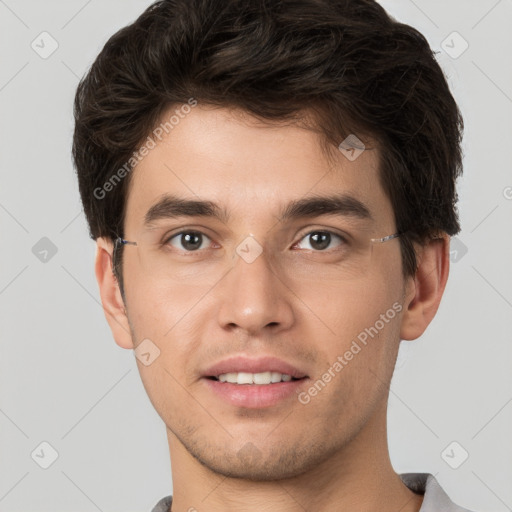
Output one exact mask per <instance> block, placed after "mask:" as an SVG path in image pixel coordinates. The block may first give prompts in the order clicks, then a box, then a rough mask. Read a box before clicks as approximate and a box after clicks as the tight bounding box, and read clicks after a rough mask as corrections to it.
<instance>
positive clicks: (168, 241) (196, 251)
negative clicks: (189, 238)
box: [162, 229, 348, 254]
mask: <svg viewBox="0 0 512 512" xmlns="http://www.w3.org/2000/svg"><path fill="white" fill-rule="evenodd" d="M313 233H322V234H329V235H331V236H333V237H335V238H338V239H339V240H340V241H341V244H342V245H343V244H348V240H347V238H346V237H344V236H343V235H340V234H339V233H335V232H334V231H330V230H328V229H313V230H311V231H308V232H307V233H305V234H304V235H303V236H301V238H300V239H299V241H298V242H295V243H294V244H293V246H295V245H297V244H298V243H300V242H301V241H302V240H304V239H305V238H306V237H307V236H310V235H312V234H313ZM186 234H195V235H201V236H203V237H206V238H207V239H209V240H210V241H211V242H213V240H212V239H211V238H210V237H209V236H208V235H206V234H205V233H202V232H201V231H197V230H193V229H186V230H182V231H179V232H177V233H174V234H172V235H170V236H168V237H166V238H165V239H164V241H163V242H162V245H163V246H167V245H169V243H170V242H171V240H173V239H175V238H178V237H180V236H181V235H186ZM214 243H215V242H214ZM204 250H206V249H197V250H195V251H187V250H185V249H182V250H181V252H182V253H187V254H194V253H198V252H200V251H204ZM302 250H307V251H311V252H316V253H328V252H331V251H333V250H336V249H331V250H329V249H326V250H314V249H302Z"/></svg>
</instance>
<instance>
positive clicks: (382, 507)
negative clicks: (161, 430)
mask: <svg viewBox="0 0 512 512" xmlns="http://www.w3.org/2000/svg"><path fill="white" fill-rule="evenodd" d="M386 405H387V404H383V407H381V408H380V409H379V410H377V411H376V413H375V414H374V416H373V417H372V418H371V419H370V420H369V421H368V422H367V423H366V424H365V425H364V427H363V428H362V429H361V430H360V431H359V433H358V434H357V435H356V436H354V437H353V439H351V440H350V442H349V443H348V444H346V445H345V446H343V447H342V448H340V449H339V450H338V451H336V452H334V453H332V454H330V456H329V457H328V458H327V459H326V460H324V461H323V462H322V463H321V464H319V465H316V466H315V467H313V468H311V469H310V470H308V471H306V472H305V473H303V474H300V475H297V476H294V477H292V478H286V479H282V480H275V481H251V480H245V479H240V478H233V477H229V476H225V475H221V474H218V473H215V472H214V471H212V470H211V469H210V468H208V467H206V466H205V465H203V464H201V463H199V462H198V461H197V460H196V459H195V458H194V457H192V455H190V453H189V452H188V451H187V450H186V448H185V447H184V446H183V444H182V443H181V442H180V441H179V440H178V439H177V438H176V436H175V435H174V434H173V433H172V432H170V431H169V430H168V441H169V448H170V452H171V466H172V478H173V484H174V493H173V505H172V512H188V511H191V512H194V511H196V512H199V511H201V510H208V512H256V511H258V512H261V511H262V510H279V511H281V512H304V510H315V511H316V512H328V511H329V512H332V511H333V510H336V511H337V512H338V511H339V512H342V511H353V510H357V511H358V512H375V511H377V510H378V511H379V512H396V511H397V510H400V512H418V511H419V509H420V508H421V504H422V501H423V496H420V495H417V494H415V493H413V492H412V491H411V490H410V489H408V488H407V487H406V485H405V484H404V483H403V482H402V480H401V479H400V477H399V475H397V474H396V472H395V471H394V469H393V467H392V465H391V461H390V459H389V452H388V445H387V432H386Z"/></svg>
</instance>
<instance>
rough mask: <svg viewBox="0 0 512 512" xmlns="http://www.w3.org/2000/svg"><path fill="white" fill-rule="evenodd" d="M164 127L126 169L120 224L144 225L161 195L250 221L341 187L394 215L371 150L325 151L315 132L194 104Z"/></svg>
mask: <svg viewBox="0 0 512 512" xmlns="http://www.w3.org/2000/svg"><path fill="white" fill-rule="evenodd" d="M175 110H176V107H173V108H172V109H171V110H170V111H169V112H167V113H166V114H165V115H164V116H163V118H162V120H163V122H165V121H166V120H168V119H170V118H171V116H172V114H173V112H174V111H175ZM170 126H172V128H170V127H169V126H167V131H168V133H165V132H164V133H163V136H161V140H158V138H156V137H154V136H153V134H150V136H153V139H154V141H155V145H154V147H153V149H151V150H149V152H148V153H147V155H146V156H144V158H143V159H142V160H141V161H140V162H139V163H138V164H137V165H136V167H135V168H134V170H133V171H132V176H131V182H130V187H129V191H128V197H127V208H126V217H125V222H126V227H128V226H134V225H137V224H140V223H142V222H143V221H144V217H145V215H146V213H147V212H148V210H149V209H150V208H151V207H152V206H153V205H155V204H156V203H157V202H158V201H159V200H160V199H161V198H162V196H163V195H166V194H171V195H173V196H178V197H183V198H186V199H195V200H208V201H213V202H215V203H218V204H219V205H221V206H222V207H223V208H224V209H225V210H226V211H228V212H229V213H230V218H233V219H237V218H243V219H245V221H246V222H248V221H250V220H251V219H253V220H254V219H257V218H262V219H263V218H264V217H265V216H267V217H276V216H277V212H279V211H282V210H283V208H284V207H285V206H286V204H288V203H289V202H291V201H294V200H295V201H296V200H297V199H300V198H303V197H307V196H310V195H316V196H322V195H333V194H339V193H343V194H347V195H350V196H353V197H355V198H357V199H359V200H361V202H363V203H365V204H366V205H368V207H369V209H370V211H371V213H372V216H373V217H374V218H375V219H380V220H383V221H385V220H386V219H388V220H391V221H392V220H393V212H392V208H391V205H390V203H389V200H388V198H387V197H386V196H385V194H384V192H383V190H382V187H381V185H380V181H379V178H378V150H377V149H376V148H375V149H373V148H372V149H366V150H365V151H363V152H362V153H361V154H360V155H359V156H358V157H357V158H356V159H355V160H353V161H351V160H349V159H348V158H347V157H346V156H345V154H343V153H342V152H341V151H335V152H334V153H333V155H332V156H328V154H327V153H326V152H325V149H324V147H325V146H324V145H323V139H322V138H321V135H320V134H319V133H318V132H316V131H314V130H311V129H308V128H305V127H303V126H298V125H297V124H293V123H290V122H288V123H283V122H270V121H265V122H263V121H261V120H258V119H256V118H254V117H252V116H250V115H249V114H248V113H245V112H243V111H240V110H233V109H227V108H213V107H206V106H202V105H200V104H199V105H197V106H195V107H194V108H191V109H189V111H188V113H187V114H183V113H182V114H181V116H180V117H179V118H178V117H177V116H176V117H175V118H174V123H173V124H172V125H170ZM340 142H341V141H340ZM274 220H275V218H274Z"/></svg>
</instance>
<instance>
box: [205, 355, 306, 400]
mask: <svg viewBox="0 0 512 512" xmlns="http://www.w3.org/2000/svg"><path fill="white" fill-rule="evenodd" d="M202 380H203V382H204V383H205V384H206V387H207V389H208V390H209V392H211V393H212V394H213V395H214V396H215V397H217V398H220V399H221V400H222V401H224V402H227V403H228V404H230V405H233V406H235V407H243V408H247V409H261V408H269V407H272V406H275V405H278V404H280V403H284V402H285V401H286V400H289V401H290V400H291V399H292V398H293V397H294V396H296V393H297V392H299V389H300V388H301V387H303V386H305V385H306V382H307V381H309V380H310V379H309V377H308V375H307V374H306V373H305V372H304V371H302V370H299V369H298V368H297V367H295V366H294V365H292V364H290V363H287V362H285V361H283V360H281V359H277V358H274V357H260V358H258V359H251V358H247V357H245V356H236V357H232V358H229V359H226V360H224V361H221V362H220V363H217V364H215V365H213V366H212V367H210V368H209V369H208V370H206V371H205V372H204V373H203V375H202ZM290 403H291V402H290Z"/></svg>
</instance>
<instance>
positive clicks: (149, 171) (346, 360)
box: [123, 105, 404, 480]
mask: <svg viewBox="0 0 512 512" xmlns="http://www.w3.org/2000/svg"><path fill="white" fill-rule="evenodd" d="M167 117H169V116H167ZM167 117H166V118H167ZM340 142H341V141H340ZM335 159H336V161H335V162H333V161H332V160H328V159H327V158H326V156H325V154H324V152H323V151H322V148H321V141H320V138H319V135H318V134H315V132H313V131H312V130H307V129H304V128H300V127H298V126H292V125H288V126H286V125H284V124H276V123H274V124H272V123H265V124H264V123H261V122H259V121H257V120H256V119H254V118H252V117H250V116H249V115H243V114H242V115H241V113H240V112H235V111H230V110H228V109H220V108H219V109H212V108H205V107H202V106H200V105H199V106H197V107H195V108H193V109H192V111H191V112H190V113H189V114H188V115H186V116H185V117H184V118H183V119H180V121H179V124H177V125H176V126H175V127H174V129H173V130H172V132H171V133H170V135H169V136H167V137H165V138H164V139H163V140H162V141H161V142H158V144H157V145H156V147H155V148H154V149H152V150H151V151H150V152H149V154H148V155H147V156H146V157H145V158H144V159H143V160H142V161H141V162H140V164H139V165H138V166H137V167H136V168H135V170H134V171H133V176H132V182H131V184H130V190H129V194H128V199H127V215H126V219H125V238H126V239H127V240H132V241H136V242H137V244H138V245H137V246H132V245H127V246H125V247H124V253H123V276H124V286H125V300H126V309H127V315H128V318H129V321H130V326H131V330H132V338H133V343H134V346H137V345H138V344H139V343H141V342H142V340H145V339H149V340H151V343H153V344H154V345H156V346H157V347H158V349H159V350H160V356H159V357H158V358H157V359H155V360H154V362H152V364H150V365H148V366H144V365H143V364H141V362H138V364H139V369H140V373H141V377H142V380H143V383H144V386H145V388H146V390H147V392H148V395H149V397H150V399H151V401H152V403H153V405H154V407H155V408H156V410H157V411H158V413H159V414H160V416H161V417H162V419H163V420H164V422H165V423H166V425H167V428H168V430H169V431H170V432H169V436H170V439H171V442H173V443H181V444H182V445H183V446H184V447H185V448H186V450H187V451H188V452H189V453H190V454H192V455H193V456H194V457H195V458H196V459H198V460H199V461H200V462H202V463H203V464H204V465H205V466H207V467H209V468H211V469H213V470H215V471H216V472H218V473H220V474H224V475H232V476H238V477H245V478H252V479H256V480H258V479H261V480H270V479H278V478H284V477H289V476H293V475H298V474H301V473H303V472H305V471H307V470H308V469H309V468H312V467H314V466H315V465H317V464H319V463H320V462H322V461H324V460H326V459H327V458H328V457H329V456H332V454H333V453H335V452H339V451H340V450H342V449H343V448H344V447H345V446H347V445H348V443H349V442H350V441H351V440H352V439H353V438H354V437H355V436H356V435H357V434H358V433H359V432H360V431H361V430H362V429H363V428H364V427H365V425H368V424H369V423H370V422H371V421H372V419H375V417H376V416H378V415H379V416H381V415H382V414H383V411H384V410H385V402H386V398H387V386H386V385H384V384H383V383H385V382H389V380H390V378H391V375H392V373H393V368H394V362H395V357H396V354H397V351H398V344H399V332H400V317H401V315H400V314H399V312H398V309H399V307H398V308H397V305H400V304H402V303H403V294H404V281H403V278H402V274H401V258H400V246H399V242H398V239H393V240H389V241H387V242H385V243H378V242H377V243H371V242H368V240H369V238H371V237H373V238H381V237H384V236H387V235H390V234H392V233H395V221H394V215H393V211H392V207H391V204H390V202H389V200H388V198H387V197H386V196H385V194H384V192H383V190H382V187H381V186H380V182H379V179H378V169H377V159H378V154H377V150H376V149H367V150H365V151H364V152H363V153H362V154H361V155H360V156H359V157H358V158H357V159H355V160H354V161H350V160H349V159H348V158H347V157H346V156H345V155H344V154H342V152H341V151H340V152H339V154H338V155H336V157H335ZM171 196H172V197H173V198H181V199H183V200H193V201H209V202H212V203H215V204H216V205H218V209H219V211H221V212H224V213H225V214H226V216H225V217H224V218H215V217H213V216H211V215H197V214H194V212H193V211H190V210H189V211H188V213H189V214H191V215H186V216H185V215H181V216H178V217H172V216H170V215H169V214H170V213H172V212H173V211H175V210H174V209H173V208H174V207H172V206H169V205H165V204H163V203H162V200H164V199H165V198H166V197H168V198H170V197H171ZM334 196H339V197H341V196H344V197H345V198H346V197H352V198H353V199H354V200H357V201H359V202H361V203H363V204H364V205H365V206H366V208H367V210H368V211H369V214H370V215H369V216H364V215H362V214H361V212H359V214H356V213H355V210H354V208H352V209H347V208H345V210H343V211H338V212H331V213H323V214H322V212H319V211H316V209H315V208H310V209H309V213H307V212H306V211H305V209H304V208H302V209H301V210H300V211H298V210H297V209H295V215H290V216H285V215H284V213H285V209H286V207H287V206H288V205H289V204H290V203H292V202H297V201H306V200H308V199H311V198H312V197H315V198H319V197H329V198H332V197H334ZM157 204H159V206H158V207H157V208H152V207H154V206H155V205H157ZM317 206H318V205H317ZM148 212H150V215H148ZM311 212H313V213H311ZM182 213H184V212H182ZM185 213H186V212H185ZM203 213H205V212H203ZM299 214H300V215H299ZM149 217H151V219H150V218H149ZM146 221H150V222H146ZM180 231H185V232H186V233H187V232H188V233H189V235H188V237H187V236H186V233H185V235H183V236H182V235H176V233H179V232H180ZM191 231H192V233H190V232H191ZM326 232H329V233H331V235H329V234H327V235H326ZM197 233H201V235H198V234H197ZM337 234H338V235H345V234H348V235H349V237H348V238H346V239H345V241H344V240H343V239H342V238H339V237H338V236H336V235H337ZM173 235H176V236H174V237H173V238H171V236H173ZM248 237H249V238H248ZM352 237H353V239H352ZM166 241H167V243H166V244H163V242H166ZM160 242H162V244H160V245H159V243H160ZM393 305H395V306H394V307H393ZM365 329H367V330H366V331H365ZM363 333H365V334H363ZM370 333H371V334H370ZM362 340H365V343H363V341H362ZM354 342H355V343H356V345H354ZM146 343H147V342H146ZM356 346H358V347H359V350H358V349H357V348H356ZM347 352H350V353H351V354H352V357H351V356H350V355H348V356H347V355H346V353H347ZM235 357H240V358H241V359H238V360H236V361H235V362H234V363H233V364H232V365H231V366H229V361H228V366H227V367H223V368H217V369H215V370H211V367H212V366H213V365H216V364H217V363H221V362H223V361H225V360H229V359H231V358H235ZM263 358H275V360H270V359H267V360H266V361H265V360H263ZM276 360H278V361H276ZM336 362H337V363H338V364H336ZM251 363H254V366H251ZM259 363H261V364H259ZM283 363H284V364H288V365H290V366H291V367H293V368H294V369H295V370H296V372H297V373H296V374H295V375H296V376H297V377H302V378H298V380H295V379H294V380H292V381H290V382H280V383H277V382H276V383H270V384H238V383H229V382H221V381H218V380H216V377H219V375H215V373H219V372H220V373H222V374H224V373H235V374H236V373H237V372H236V369H238V370H239V372H244V370H246V372H244V373H251V374H252V373H257V374H260V373H261V374H264V375H263V376H261V375H260V376H257V377H256V379H257V380H258V381H259V379H261V381H262V382H266V381H265V379H268V373H267V372H268V371H274V372H275V373H274V375H273V377H274V380H276V379H278V378H280V376H279V375H278V374H279V373H286V371H288V370H287V368H286V366H285V367H284V368H283V367H282V364H283ZM251 369H252V370H253V371H247V370H251ZM278 369H281V370H283V371H281V372H279V371H278ZM212 373H213V374H214V375H212ZM288 373H292V371H291V370H290V371H289V372H288ZM270 375H271V377H272V374H270ZM326 375H328V376H326ZM329 376H330V378H329ZM232 377H233V376H232V375H231V376H230V379H231V378H232ZM252 377H253V376H252V375H250V376H247V375H245V376H244V375H242V376H240V375H235V378H236V379H241V380H242V381H243V379H245V378H252ZM226 378H227V376H226ZM222 379H224V377H222ZM286 379H287V377H285V380H286ZM319 381H320V382H319ZM315 385H316V387H315ZM312 388H314V389H313V390H312ZM315 390H316V391H315ZM171 451H172V447H171Z"/></svg>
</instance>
